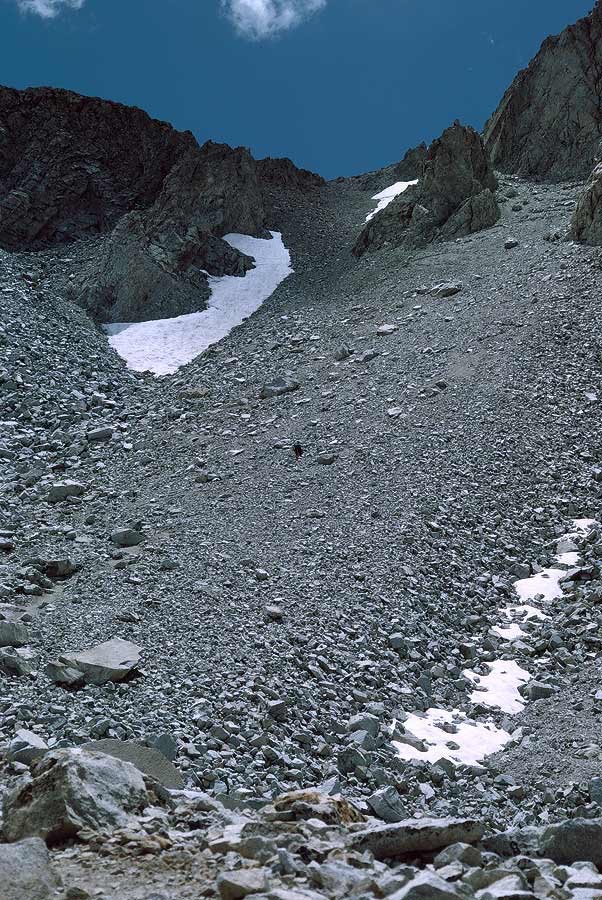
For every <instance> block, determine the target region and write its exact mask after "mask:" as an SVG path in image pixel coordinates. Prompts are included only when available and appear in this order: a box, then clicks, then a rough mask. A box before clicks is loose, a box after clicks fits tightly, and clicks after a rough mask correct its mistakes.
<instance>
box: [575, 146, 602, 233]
mask: <svg viewBox="0 0 602 900" xmlns="http://www.w3.org/2000/svg"><path fill="white" fill-rule="evenodd" d="M569 237H571V238H572V239H573V240H575V241H580V242H582V243H584V244H593V245H595V246H598V245H600V244H602V163H598V165H597V166H596V168H595V169H594V171H593V172H592V174H591V175H590V178H589V181H588V182H587V184H586V186H585V190H584V191H583V193H582V194H581V196H580V197H579V199H578V201H577V206H576V207H575V211H574V213H573V218H572V219H571V225H570V228H569Z"/></svg>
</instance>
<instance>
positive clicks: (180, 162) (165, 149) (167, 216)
mask: <svg viewBox="0 0 602 900" xmlns="http://www.w3.org/2000/svg"><path fill="white" fill-rule="evenodd" d="M264 220H265V212H264V205H263V197H262V193H261V188H260V185H259V181H258V178H257V171H256V164H255V161H254V160H253V159H252V157H251V156H250V154H249V153H248V152H247V151H246V150H244V149H241V148H239V149H235V150H233V149H232V148H230V147H227V146H225V145H219V144H212V143H210V142H209V143H207V144H205V145H204V146H203V147H199V145H198V144H197V142H196V140H195V138H194V137H193V135H192V134H190V133H189V132H184V133H183V132H178V131H176V130H175V129H173V128H172V127H171V126H170V125H167V124H166V123H164V122H158V121H155V120H154V119H151V118H150V116H148V115H147V114H146V113H144V112H142V111H141V110H139V109H135V108H132V107H126V106H122V105H120V104H118V103H110V102H107V101H105V100H99V99H97V98H91V97H81V96H79V95H77V94H73V93H71V92H69V91H62V90H55V89H51V88H34V89H30V90H26V91H17V90H12V89H9V88H0V247H2V248H4V249H7V250H39V249H43V248H45V247H48V246H52V245H56V244H61V243H68V242H71V241H74V240H78V239H81V238H87V237H91V236H94V235H105V237H104V238H103V240H102V241H101V242H100V243H99V245H98V248H97V250H96V252H95V253H93V254H92V259H91V260H90V261H89V263H88V265H87V266H86V270H85V272H84V273H83V276H82V277H77V278H75V279H74V280H73V285H72V296H73V297H74V299H76V300H77V301H78V302H80V303H81V304H82V305H84V306H85V307H86V308H87V309H88V310H89V311H90V312H91V314H92V315H93V316H94V317H95V318H97V319H98V320H100V321H118V320H128V321H135V320H137V319H140V318H142V319H144V318H157V317H163V316H166V315H180V314H182V313H184V312H192V311H195V310H198V309H199V308H202V307H203V304H204V301H205V300H206V299H207V297H208V295H209V290H208V287H207V276H206V274H205V272H209V273H210V274H212V275H223V274H233V275H243V274H244V272H245V271H246V270H247V269H248V268H250V267H251V266H252V265H253V263H252V260H250V259H249V258H248V257H246V256H244V255H243V254H241V253H239V252H238V251H237V250H234V249H233V248H232V247H231V246H230V245H229V244H227V243H226V242H225V241H223V240H221V238H222V237H223V235H225V234H227V233H228V232H231V231H236V232H242V233H245V234H251V235H255V236H261V235H265V234H266V232H265V229H264Z"/></svg>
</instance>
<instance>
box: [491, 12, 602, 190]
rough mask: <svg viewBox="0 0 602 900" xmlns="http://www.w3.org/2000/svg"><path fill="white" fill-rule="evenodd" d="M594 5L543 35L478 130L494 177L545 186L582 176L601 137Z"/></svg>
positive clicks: (600, 60) (601, 41)
mask: <svg viewBox="0 0 602 900" xmlns="http://www.w3.org/2000/svg"><path fill="white" fill-rule="evenodd" d="M601 95H602V2H601V0H598V2H597V3H596V6H595V8H594V9H593V10H592V12H591V13H590V15H589V16H586V17H585V18H583V19H580V20H579V21H578V22H576V23H575V24H574V25H571V26H569V28H566V29H565V30H564V31H563V32H562V33H561V34H560V35H558V36H556V37H550V38H548V39H547V40H546V41H544V43H543V44H542V47H541V49H540V51H539V53H538V54H537V56H535V58H534V59H533V60H532V62H531V63H530V64H529V66H528V67H527V68H526V69H523V70H522V71H521V72H519V74H518V75H517V77H516V78H515V79H514V81H513V83H512V84H511V86H510V87H509V88H508V90H507V91H506V93H505V94H504V97H503V98H502V101H501V103H500V105H499V107H498V109H497V110H496V111H495V113H494V114H493V116H492V117H491V119H490V120H489V122H488V123H487V125H486V126H485V133H484V137H485V146H486V147H487V150H488V151H489V153H490V155H491V159H492V162H493V165H494V166H495V168H496V169H499V170H500V171H502V172H511V173H514V174H516V175H523V176H527V177H529V176H530V177H535V178H539V179H545V180H549V181H562V180H566V179H571V178H585V177H586V176H587V175H588V174H589V172H590V171H591V168H592V165H593V162H594V157H595V154H596V149H597V147H598V143H599V141H600V138H601V137H602V101H601V99H600V98H601Z"/></svg>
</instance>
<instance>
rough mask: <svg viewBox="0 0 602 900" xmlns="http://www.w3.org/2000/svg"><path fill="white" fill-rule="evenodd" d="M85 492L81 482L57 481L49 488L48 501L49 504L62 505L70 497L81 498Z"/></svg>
mask: <svg viewBox="0 0 602 900" xmlns="http://www.w3.org/2000/svg"><path fill="white" fill-rule="evenodd" d="M85 490H86V488H85V485H83V484H80V483H79V481H57V482H56V483H55V484H52V485H51V486H50V487H49V488H48V493H47V494H46V499H47V501H48V502H49V503H61V502H62V501H63V500H68V499H69V497H81V495H82V494H83V493H84V492H85Z"/></svg>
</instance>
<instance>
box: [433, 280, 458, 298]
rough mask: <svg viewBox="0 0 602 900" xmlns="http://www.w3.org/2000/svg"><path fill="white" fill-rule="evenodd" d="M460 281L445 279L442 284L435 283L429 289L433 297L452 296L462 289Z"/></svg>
mask: <svg viewBox="0 0 602 900" xmlns="http://www.w3.org/2000/svg"><path fill="white" fill-rule="evenodd" d="M462 287H463V285H462V283H461V282H459V281H445V282H443V283H442V284H436V285H435V286H434V287H433V288H432V289H431V294H432V295H433V297H454V296H455V295H456V294H459V293H460V291H461V290H462Z"/></svg>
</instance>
